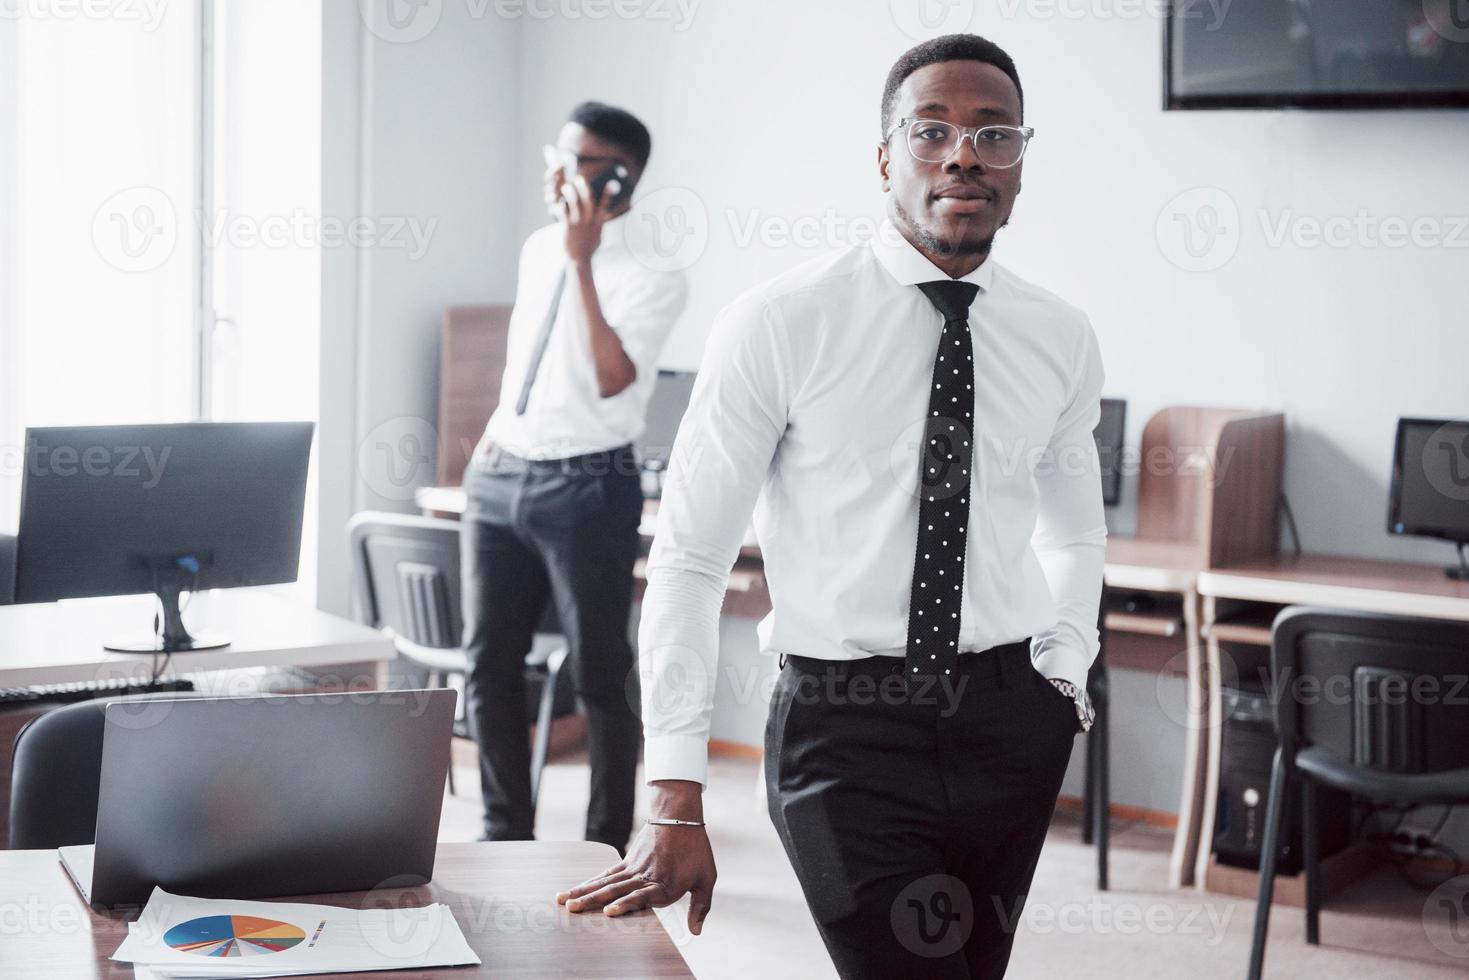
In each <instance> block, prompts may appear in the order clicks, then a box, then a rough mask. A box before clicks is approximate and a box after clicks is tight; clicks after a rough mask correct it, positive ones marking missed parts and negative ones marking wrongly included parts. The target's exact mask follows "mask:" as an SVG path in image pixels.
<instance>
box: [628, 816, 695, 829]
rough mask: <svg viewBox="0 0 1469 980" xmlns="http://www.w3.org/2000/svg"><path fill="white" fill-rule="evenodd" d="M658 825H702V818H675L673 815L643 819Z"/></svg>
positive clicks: (645, 821)
mask: <svg viewBox="0 0 1469 980" xmlns="http://www.w3.org/2000/svg"><path fill="white" fill-rule="evenodd" d="M643 822H644V823H650V824H653V825H655V826H658V827H702V826H704V821H702V820H676V819H674V818H673V817H648V818H647V819H646V820H644V821H643Z"/></svg>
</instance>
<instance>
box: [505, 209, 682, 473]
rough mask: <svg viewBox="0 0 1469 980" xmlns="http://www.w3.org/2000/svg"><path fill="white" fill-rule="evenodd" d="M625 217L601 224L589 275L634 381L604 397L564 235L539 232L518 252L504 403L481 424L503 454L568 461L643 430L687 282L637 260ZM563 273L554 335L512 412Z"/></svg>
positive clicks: (634, 229) (632, 228)
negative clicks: (521, 409)
mask: <svg viewBox="0 0 1469 980" xmlns="http://www.w3.org/2000/svg"><path fill="white" fill-rule="evenodd" d="M628 219H629V215H628V214H624V215H620V216H618V217H616V218H613V219H612V220H611V221H608V222H607V223H606V224H604V225H603V226H602V243H601V245H600V246H599V247H598V248H597V251H596V252H595V253H593V255H592V278H593V280H594V281H595V282H596V284H597V298H598V300H599V301H600V303H601V306H602V316H603V318H604V319H605V320H606V321H607V324H608V326H610V327H611V328H612V330H613V332H614V333H616V334H617V337H618V339H619V340H620V341H621V342H622V349H623V350H624V351H625V352H626V353H627V356H628V358H629V359H630V360H631V361H632V363H633V366H634V367H635V368H637V379H636V380H634V381H633V383H632V384H630V385H628V386H627V387H626V388H624V389H623V390H622V391H619V392H618V393H617V394H615V395H613V396H611V397H610V398H603V397H602V396H601V393H600V391H599V389H598V385H597V368H596V361H595V360H594V359H593V357H592V346H591V338H590V336H589V334H588V330H587V318H586V312H585V310H584V309H583V308H582V298H581V291H580V289H579V288H578V285H577V278H576V272H575V270H574V269H573V268H572V266H571V263H570V260H569V259H568V258H567V256H566V247H565V245H564V244H563V242H564V234H565V233H564V231H563V229H562V228H561V226H560V224H550V225H547V226H546V227H544V228H541V229H538V230H537V231H536V232H534V233H533V234H532V235H531V236H530V237H529V238H528V239H526V242H525V246H524V247H523V248H522V249H521V251H520V273H519V277H518V281H517V284H516V288H515V309H514V311H513V312H512V313H511V314H510V336H509V345H508V348H507V350H506V354H505V372H504V374H503V375H502V376H501V380H500V403H499V405H498V406H497V407H496V408H495V411H494V414H492V415H491V416H490V421H489V424H488V425H487V426H486V427H485V439H488V440H490V441H492V442H494V443H495V444H496V445H497V446H499V447H500V448H502V449H504V450H506V451H507V452H511V453H514V454H515V455H517V456H522V457H526V458H528V459H564V458H565V457H567V456H579V455H581V454H582V453H590V452H596V451H598V450H602V449H612V448H614V447H616V446H621V445H624V444H625V443H629V442H632V441H634V440H635V439H637V438H638V436H640V435H642V432H643V427H644V425H645V423H646V420H647V411H648V399H649V398H650V397H651V396H652V394H653V386H654V384H655V383H656V382H657V379H658V355H659V353H660V352H661V351H662V350H663V344H664V342H665V341H666V340H667V339H668V334H669V331H670V330H671V329H672V328H673V324H674V321H676V320H677V319H678V317H679V314H681V313H682V312H683V309H684V305H685V303H686V301H687V299H688V285H687V282H686V280H685V277H684V274H683V273H682V272H666V271H655V270H654V269H650V268H648V266H646V265H644V264H643V263H642V262H641V261H640V260H639V259H638V257H637V256H638V254H639V253H638V252H636V251H634V250H633V249H632V248H630V247H629V245H628V241H627V238H628V236H629V235H635V234H640V233H641V231H640V226H638V225H636V224H634V223H633V222H630V221H629V220H628ZM643 254H647V253H643ZM563 269H564V270H565V273H566V286H565V291H564V292H563V293H562V294H561V302H560V305H559V306H558V307H557V311H556V321H555V323H554V324H553V326H552V328H551V336H550V340H549V341H548V343H547V346H546V352H545V354H544V356H543V357H542V358H541V363H540V367H539V368H538V369H537V372H536V380H535V383H534V384H533V385H531V390H530V400H529V401H528V402H527V403H526V409H525V414H524V415H516V414H515V405H516V403H517V402H518V401H519V400H520V389H521V385H522V384H523V383H524V381H525V376H526V370H527V369H528V368H529V366H530V362H531V358H532V357H533V356H534V355H535V348H536V343H537V341H538V339H539V336H540V332H541V325H542V324H543V323H544V322H545V318H546V313H547V312H548V311H549V310H550V308H551V302H552V297H553V295H554V293H555V289H556V282H557V279H558V277H559V276H560V275H561V272H562V270H563Z"/></svg>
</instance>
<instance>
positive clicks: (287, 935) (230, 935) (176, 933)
mask: <svg viewBox="0 0 1469 980" xmlns="http://www.w3.org/2000/svg"><path fill="white" fill-rule="evenodd" d="M305 939H306V933H305V931H304V930H302V929H301V928H300V927H299V926H293V925H291V924H290V923H289V922H281V921H279V920H277V919H262V918H260V917H258V916H254V915H206V916H203V917H201V918H198V919H190V920H189V921H187V922H180V923H179V924H178V925H176V926H174V927H173V928H172V929H170V930H168V932H166V933H164V934H163V941H164V942H165V943H167V944H168V945H169V946H172V947H173V948H174V949H176V950H178V951H179V952H181V953H197V954H198V955H200V956H255V955H257V954H259V953H279V952H281V951H282V950H286V949H290V948H291V947H292V946H295V945H296V944H297V943H300V942H303V941H305Z"/></svg>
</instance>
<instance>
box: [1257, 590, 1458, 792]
mask: <svg viewBox="0 0 1469 980" xmlns="http://www.w3.org/2000/svg"><path fill="white" fill-rule="evenodd" d="M1270 659H1271V668H1272V670H1273V672H1274V677H1273V699H1274V701H1275V722H1276V729H1277V732H1278V733H1279V735H1280V740H1281V746H1282V747H1283V748H1284V749H1285V751H1286V753H1287V754H1288V755H1290V754H1293V753H1294V752H1295V751H1296V750H1297V749H1300V748H1305V747H1307V746H1312V747H1316V748H1320V749H1324V750H1325V751H1327V752H1328V753H1330V754H1331V755H1332V756H1333V757H1334V758H1335V759H1336V760H1337V761H1338V762H1340V763H1345V764H1348V765H1351V766H1354V767H1357V768H1360V769H1370V770H1377V771H1384V772H1394V773H1405V774H1412V773H1439V772H1446V771H1448V770H1453V769H1463V768H1465V767H1469V622H1453V621H1447V620H1433V619H1418V618H1415V617H1410V616H1392V615H1387V614H1383V613H1367V612H1344V611H1340V610H1331V609H1317V608H1311V607H1306V606H1293V607H1290V608H1287V609H1284V610H1282V611H1281V612H1280V614H1279V615H1278V616H1277V617H1276V618H1275V624H1274V627H1273V630H1272V634H1271V655H1270Z"/></svg>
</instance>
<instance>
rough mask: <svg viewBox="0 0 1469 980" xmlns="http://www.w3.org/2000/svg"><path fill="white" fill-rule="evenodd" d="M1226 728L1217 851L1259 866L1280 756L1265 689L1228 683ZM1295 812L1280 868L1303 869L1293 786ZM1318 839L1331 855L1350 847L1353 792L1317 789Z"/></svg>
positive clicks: (1242, 864)
mask: <svg viewBox="0 0 1469 980" xmlns="http://www.w3.org/2000/svg"><path fill="white" fill-rule="evenodd" d="M1221 694H1222V707H1223V715H1224V718H1223V722H1222V724H1223V728H1222V730H1221V733H1220V734H1221V746H1220V755H1219V796H1218V799H1217V800H1216V804H1215V809H1214V856H1215V858H1216V859H1217V860H1218V861H1219V863H1220V864H1227V865H1231V866H1233V867H1238V868H1253V869H1258V868H1259V866H1260V851H1261V848H1260V845H1261V842H1262V841H1263V840H1264V838H1265V810H1266V806H1267V805H1268V803H1269V797H1270V764H1271V762H1272V761H1273V759H1274V757H1275V747H1276V744H1277V742H1276V738H1275V721H1274V713H1273V709H1272V707H1271V704H1270V698H1269V697H1268V696H1267V695H1266V693H1265V692H1264V690H1262V689H1258V688H1256V689H1251V688H1232V687H1226V688H1224V689H1223V691H1222V692H1221ZM1290 798H1291V803H1292V805H1291V814H1290V820H1289V821H1288V822H1287V823H1286V825H1285V827H1284V828H1283V829H1284V833H1283V834H1282V835H1281V839H1280V849H1279V851H1278V852H1277V854H1276V865H1275V867H1276V871H1277V873H1279V874H1284V875H1293V874H1296V873H1297V872H1299V871H1300V870H1301V826H1302V824H1301V808H1300V799H1299V793H1298V791H1297V790H1296V789H1295V788H1291V797H1290ZM1316 801H1317V806H1316V817H1317V840H1318V841H1319V842H1320V844H1319V847H1320V851H1319V853H1320V856H1321V858H1323V859H1324V858H1326V857H1328V856H1329V855H1331V854H1334V853H1336V852H1337V851H1339V850H1341V849H1342V848H1343V847H1345V846H1346V845H1347V843H1348V840H1349V838H1350V835H1351V806H1352V801H1351V797H1350V796H1349V795H1348V794H1346V793H1342V792H1340V791H1338V790H1332V789H1328V788H1326V787H1324V786H1320V785H1318V786H1317V788H1316Z"/></svg>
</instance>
